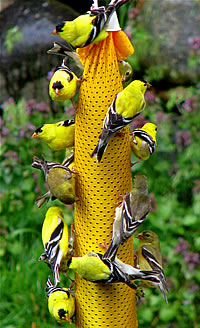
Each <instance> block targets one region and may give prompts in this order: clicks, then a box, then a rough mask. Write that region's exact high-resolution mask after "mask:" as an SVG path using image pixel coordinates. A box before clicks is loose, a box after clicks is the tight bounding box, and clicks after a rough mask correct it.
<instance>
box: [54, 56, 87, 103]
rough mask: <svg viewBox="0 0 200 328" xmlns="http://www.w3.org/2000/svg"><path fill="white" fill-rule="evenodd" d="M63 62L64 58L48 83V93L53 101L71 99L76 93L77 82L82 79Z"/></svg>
mask: <svg viewBox="0 0 200 328" xmlns="http://www.w3.org/2000/svg"><path fill="white" fill-rule="evenodd" d="M65 62H66V61H65V59H64V60H63V63H62V65H61V66H58V67H57V68H56V71H55V73H54V74H53V76H52V78H51V80H50V83H49V95H50V97H51V99H52V100H54V101H64V100H68V99H71V101H72V98H73V97H74V96H75V94H76V90H77V83H78V82H80V81H82V80H81V79H79V78H78V77H77V76H76V75H75V74H74V73H73V72H72V71H71V70H70V69H69V68H68V67H67V66H66V65H65ZM72 103H73V101H72Z"/></svg>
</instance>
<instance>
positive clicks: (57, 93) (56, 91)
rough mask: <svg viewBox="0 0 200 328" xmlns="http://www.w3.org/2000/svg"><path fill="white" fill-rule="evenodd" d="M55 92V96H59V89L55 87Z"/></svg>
mask: <svg viewBox="0 0 200 328" xmlns="http://www.w3.org/2000/svg"><path fill="white" fill-rule="evenodd" d="M55 94H56V96H59V94H60V89H58V88H56V89H55Z"/></svg>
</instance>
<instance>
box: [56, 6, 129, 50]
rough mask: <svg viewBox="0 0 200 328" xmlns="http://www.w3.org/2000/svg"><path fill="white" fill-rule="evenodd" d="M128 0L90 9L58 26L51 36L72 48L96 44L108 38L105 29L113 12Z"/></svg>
mask: <svg viewBox="0 0 200 328" xmlns="http://www.w3.org/2000/svg"><path fill="white" fill-rule="evenodd" d="M128 1H129V0H112V1H110V3H109V5H108V6H107V8H104V7H97V8H94V7H93V8H91V9H90V11H89V12H87V13H86V14H85V15H81V16H78V17H77V18H75V19H74V20H73V21H65V22H62V23H61V24H58V25H57V26H56V28H55V30H54V31H53V32H52V34H53V35H59V36H60V37H61V38H62V39H64V40H65V41H67V42H68V43H69V44H70V45H71V46H72V47H74V48H82V47H85V46H88V45H89V44H91V43H98V42H99V41H102V40H104V39H105V38H106V37H107V36H108V32H106V29H107V27H108V24H109V22H110V19H111V17H112V15H113V14H114V12H115V10H116V9H118V8H119V7H120V6H121V5H123V4H125V3H126V2H128Z"/></svg>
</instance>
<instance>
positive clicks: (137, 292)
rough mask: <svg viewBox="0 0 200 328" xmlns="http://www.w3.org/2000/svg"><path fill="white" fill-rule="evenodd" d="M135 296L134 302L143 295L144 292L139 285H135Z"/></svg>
mask: <svg viewBox="0 0 200 328" xmlns="http://www.w3.org/2000/svg"><path fill="white" fill-rule="evenodd" d="M135 297H136V302H137V303H138V301H139V300H140V299H141V298H144V297H145V293H144V291H143V289H142V288H141V287H137V289H136V291H135Z"/></svg>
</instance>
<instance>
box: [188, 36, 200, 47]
mask: <svg viewBox="0 0 200 328" xmlns="http://www.w3.org/2000/svg"><path fill="white" fill-rule="evenodd" d="M188 43H189V45H190V46H191V48H192V49H194V50H197V49H199V48H200V37H199V36H193V37H190V38H188Z"/></svg>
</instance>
